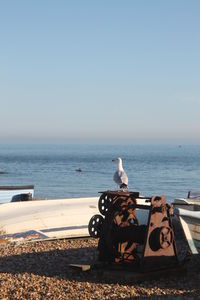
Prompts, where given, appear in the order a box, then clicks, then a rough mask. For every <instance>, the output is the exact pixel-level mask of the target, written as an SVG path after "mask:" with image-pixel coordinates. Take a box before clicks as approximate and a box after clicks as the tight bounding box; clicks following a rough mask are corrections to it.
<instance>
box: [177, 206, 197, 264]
mask: <svg viewBox="0 0 200 300" xmlns="http://www.w3.org/2000/svg"><path fill="white" fill-rule="evenodd" d="M189 206H190V205H187V207H189ZM197 208H198V210H197ZM174 215H175V216H178V218H179V220H180V223H181V225H182V228H183V231H184V234H185V237H186V239H187V242H188V245H189V247H190V250H191V252H192V253H193V255H195V257H196V258H197V259H198V261H199V262H200V206H198V207H196V210H195V211H194V210H189V209H183V208H177V207H175V208H174Z"/></svg>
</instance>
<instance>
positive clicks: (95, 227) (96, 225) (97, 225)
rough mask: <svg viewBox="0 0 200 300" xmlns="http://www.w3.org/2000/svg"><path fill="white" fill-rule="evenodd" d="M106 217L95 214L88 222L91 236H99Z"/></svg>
mask: <svg viewBox="0 0 200 300" xmlns="http://www.w3.org/2000/svg"><path fill="white" fill-rule="evenodd" d="M103 221H104V218H103V217H102V216H101V215H94V216H93V217H92V218H91V219H90V222H89V224H88V231H89V234H90V236H91V237H93V238H98V237H99V236H100V232H101V229H102V225H103Z"/></svg>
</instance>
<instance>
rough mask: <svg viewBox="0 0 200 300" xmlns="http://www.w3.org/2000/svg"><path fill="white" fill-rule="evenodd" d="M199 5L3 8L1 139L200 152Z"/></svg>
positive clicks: (4, 3)
mask: <svg viewBox="0 0 200 300" xmlns="http://www.w3.org/2000/svg"><path fill="white" fill-rule="evenodd" d="M199 115H200V1H199V0H196V1H195V0H191V1H190V0H188V1H184V0H168V1H160V0H158V1H154V0H151V1H147V0H146V1H143V0H137V1H134V0H121V1H118V0H106V1H103V0H99V1H97V0H96V1H94V0H90V1H87V0H79V1H78V0H71V1H67V0H65V1H64V0H63V1H62V0H54V1H51V0H29V1H27V0H24V1H22V0H17V1H16V0H1V1H0V140H1V141H6V140H7V141H9V140H11V141H14V140H21V141H28V140H33V141H40V140H42V141H64V142H68V141H75V142H76V141H82V142H87V141H91V142H112V141H113V142H119V143H120V142H122V143H123V142H130V143H131V142H134V141H136V142H140V141H141V142H144V141H147V142H148V141H149V142H159V141H161V142H162V141H174V140H176V141H177V142H178V143H179V142H182V141H186V142H192V143H200V117H199Z"/></svg>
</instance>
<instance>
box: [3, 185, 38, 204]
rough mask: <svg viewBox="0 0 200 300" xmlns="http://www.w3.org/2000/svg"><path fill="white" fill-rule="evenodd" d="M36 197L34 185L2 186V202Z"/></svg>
mask: <svg viewBox="0 0 200 300" xmlns="http://www.w3.org/2000/svg"><path fill="white" fill-rule="evenodd" d="M33 197H34V185H23V186H12V185H11V186H10V185H8V186H0V204H1V203H6V202H16V201H26V200H31V199H32V198H33Z"/></svg>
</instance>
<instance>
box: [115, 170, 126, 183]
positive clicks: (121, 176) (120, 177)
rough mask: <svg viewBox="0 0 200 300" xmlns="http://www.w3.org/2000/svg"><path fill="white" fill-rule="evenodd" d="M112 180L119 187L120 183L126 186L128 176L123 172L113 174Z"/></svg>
mask: <svg viewBox="0 0 200 300" xmlns="http://www.w3.org/2000/svg"><path fill="white" fill-rule="evenodd" d="M113 179H114V181H115V182H116V183H117V184H118V185H121V184H122V183H124V184H126V185H128V176H127V175H126V173H125V172H124V171H117V172H115V174H114V176H113Z"/></svg>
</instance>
